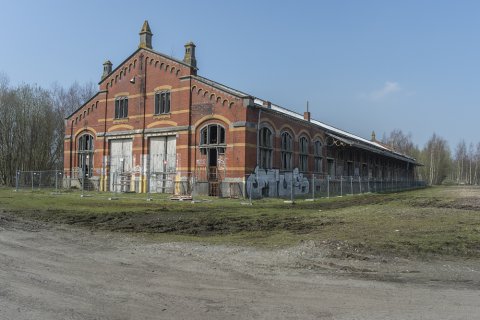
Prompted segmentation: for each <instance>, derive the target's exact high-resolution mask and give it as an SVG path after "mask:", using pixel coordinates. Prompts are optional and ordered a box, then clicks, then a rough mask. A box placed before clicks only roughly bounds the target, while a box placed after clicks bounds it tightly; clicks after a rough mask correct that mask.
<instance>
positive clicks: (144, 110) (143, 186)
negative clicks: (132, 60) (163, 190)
mask: <svg viewBox="0 0 480 320" xmlns="http://www.w3.org/2000/svg"><path fill="white" fill-rule="evenodd" d="M142 61H143V59H142ZM142 63H143V62H142ZM147 66H148V63H147V58H145V68H144V71H143V81H141V85H142V86H143V88H142V95H143V126H142V154H141V157H142V158H143V159H142V165H145V167H146V164H147V163H148V162H147V161H146V158H147V157H146V155H145V124H146V110H147ZM144 162H146V163H144ZM149 169H150V168H146V170H147V171H148V170H149ZM143 180H145V178H144V177H143V174H142V173H141V179H140V183H141V184H142V186H141V187H140V190H142V189H146V188H147V184H148V181H143ZM144 191H146V190H144ZM140 192H141V191H140Z"/></svg>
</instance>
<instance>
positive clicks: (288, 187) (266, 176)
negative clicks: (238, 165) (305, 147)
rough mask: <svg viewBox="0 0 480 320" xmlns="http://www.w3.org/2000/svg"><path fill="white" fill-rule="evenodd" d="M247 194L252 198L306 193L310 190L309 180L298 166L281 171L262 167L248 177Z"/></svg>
mask: <svg viewBox="0 0 480 320" xmlns="http://www.w3.org/2000/svg"><path fill="white" fill-rule="evenodd" d="M246 182H247V185H246V188H247V194H249V195H250V192H251V194H252V198H260V197H289V196H290V195H291V193H292V190H293V193H294V194H295V195H306V194H308V193H309V192H310V190H309V182H308V179H307V178H306V177H304V176H303V173H300V172H299V171H298V168H295V169H293V171H289V172H280V170H278V169H260V168H259V167H258V166H257V167H256V168H255V171H254V172H253V173H252V174H251V175H249V176H248V177H247V181H246Z"/></svg>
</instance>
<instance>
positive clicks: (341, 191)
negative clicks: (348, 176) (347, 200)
mask: <svg viewBox="0 0 480 320" xmlns="http://www.w3.org/2000/svg"><path fill="white" fill-rule="evenodd" d="M340 197H343V176H340Z"/></svg>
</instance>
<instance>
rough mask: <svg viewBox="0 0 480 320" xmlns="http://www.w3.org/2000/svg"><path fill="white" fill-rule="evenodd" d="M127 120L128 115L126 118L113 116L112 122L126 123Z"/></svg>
mask: <svg viewBox="0 0 480 320" xmlns="http://www.w3.org/2000/svg"><path fill="white" fill-rule="evenodd" d="M127 122H128V117H127V118H114V119H113V123H127Z"/></svg>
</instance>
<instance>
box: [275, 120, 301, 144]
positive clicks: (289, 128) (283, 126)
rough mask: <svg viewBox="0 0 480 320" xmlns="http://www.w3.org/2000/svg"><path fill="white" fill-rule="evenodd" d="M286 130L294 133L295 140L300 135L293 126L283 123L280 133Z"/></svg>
mask: <svg viewBox="0 0 480 320" xmlns="http://www.w3.org/2000/svg"><path fill="white" fill-rule="evenodd" d="M284 131H287V132H289V133H290V134H291V135H292V138H293V141H295V139H296V137H297V136H298V135H297V134H295V130H293V128H292V127H291V126H290V125H288V124H285V123H284V124H283V125H282V126H281V127H280V130H279V131H278V132H279V133H280V134H282V132H284Z"/></svg>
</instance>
